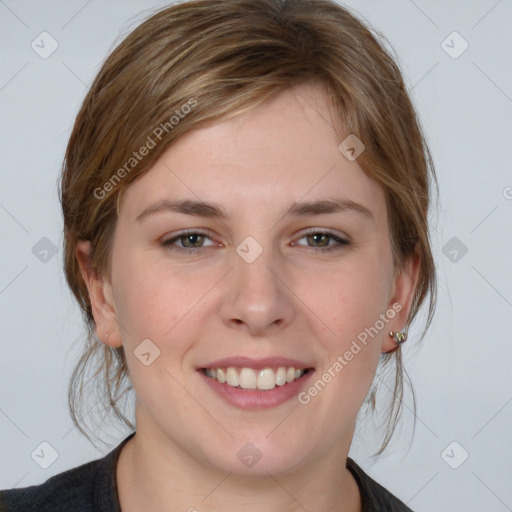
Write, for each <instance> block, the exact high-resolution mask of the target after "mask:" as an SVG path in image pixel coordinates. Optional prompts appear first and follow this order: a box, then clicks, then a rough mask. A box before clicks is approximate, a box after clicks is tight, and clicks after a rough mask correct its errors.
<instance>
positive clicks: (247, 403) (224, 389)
mask: <svg viewBox="0 0 512 512" xmlns="http://www.w3.org/2000/svg"><path fill="white" fill-rule="evenodd" d="M313 373H314V370H311V369H310V370H309V371H308V373H306V374H305V375H303V376H302V377H301V378H300V379H297V380H294V381H293V382H288V383H286V384H284V385H283V386H276V387H275V388H274V389H269V390H267V391H259V390H255V389H242V388H240V387H237V388H235V387H233V386H230V385H229V384H221V383H220V382H219V381H218V380H216V379H212V378H211V377H207V376H206V375H205V374H204V373H203V372H202V371H199V374H200V375H201V377H202V378H203V379H204V380H205V383H206V384H207V385H208V386H210V388H211V389H213V391H215V392H216V393H217V394H218V395H220V396H221V397H222V398H224V400H226V401H227V402H228V403H230V404H231V405H234V406H235V407H239V408H240V409H250V410H255V409H269V408H271V407H276V406H278V405H280V404H282V403H284V402H286V401H288V400H290V399H292V398H293V397H295V396H297V395H298V394H299V392H300V390H301V389H302V388H303V387H305V385H306V383H307V382H308V381H309V379H310V377H311V375H313Z"/></svg>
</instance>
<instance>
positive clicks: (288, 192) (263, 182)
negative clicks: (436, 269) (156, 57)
mask: <svg viewBox="0 0 512 512" xmlns="http://www.w3.org/2000/svg"><path fill="white" fill-rule="evenodd" d="M338 122H339V121H338V120H337V119H335V118H334V116H333V108H332V105H331V104H330V103H329V101H328V98H327V96H326V95H325V93H324V92H323V90H322V89H321V88H320V86H318V85H314V84H303V85H300V86H296V87H293V88H290V89H287V90H285V91H282V92H280V93H278V94H276V95H275V96H273V97H272V98H271V99H269V100H267V101H265V102H264V103H261V104H260V105H258V106H256V107H254V108H252V109H250V110H248V111H246V112H244V113H242V114H239V115H237V116H235V117H232V118H231V119H228V120H225V121H222V122H218V123H215V124H212V125H210V126H205V127H202V128H199V129H195V130H192V131H190V132H188V133H186V134H185V135H184V136H182V137H181V138H180V139H178V140H177V141H176V142H175V143H174V144H173V145H172V146H170V147H169V148H168V149H167V150H166V151H165V152H164V153H163V154H162V156H161V157H160V158H159V160H158V161H157V162H156V164H155V165H154V166H153V168H152V169H150V170H149V171H148V172H147V173H146V175H144V176H143V177H142V178H141V179H139V180H137V181H136V182H135V183H133V184H132V185H130V187H128V189H127V190H126V192H125V196H126V198H125V199H127V200H126V201H125V200H123V204H124V205H126V207H125V210H128V213H129V214H130V217H133V216H136V214H137V211H139V212H140V210H141V209H143V208H145V207H147V205H148V203H149V202H154V201H159V200H162V199H168V198H172V199H174V198H183V197H186V198H190V199H196V200H197V199H201V200H204V201H214V202H221V203H223V204H225V205H226V209H228V210H229V209H230V207H233V208H244V209H248V208H253V209H257V208H261V205H266V207H268V208H272V207H274V206H275V207H276V208H277V207H278V205H284V204H285V203H292V202H298V201H299V200H301V199H302V198H304V200H315V199H322V198H324V197H325V196H326V194H329V195H336V196H340V197H345V198H348V199H351V200H357V201H359V202H366V203H367V204H368V206H369V207H370V208H371V209H372V210H376V211H375V213H376V214H378V213H379V212H378V210H379V208H384V209H385V200H384V193H383V190H382V188H381V187H380V186H379V185H378V184H377V183H376V182H374V181H373V180H372V179H370V178H369V177H368V176H367V175H366V174H365V173H364V172H363V171H362V169H361V168H360V166H359V165H358V163H357V160H356V161H349V160H348V159H347V158H346V157H345V156H344V155H343V154H342V153H341V152H340V150H339V149H338V146H339V144H340V142H341V141H340V140H338V135H337V134H338V133H339V129H337V128H338V127H337V123H338ZM128 199H129V200H128ZM122 210H123V207H121V211H122ZM380 213H382V212H380Z"/></svg>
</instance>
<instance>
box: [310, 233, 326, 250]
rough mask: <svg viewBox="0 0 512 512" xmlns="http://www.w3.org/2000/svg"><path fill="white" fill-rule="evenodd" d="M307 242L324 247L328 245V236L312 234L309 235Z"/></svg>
mask: <svg viewBox="0 0 512 512" xmlns="http://www.w3.org/2000/svg"><path fill="white" fill-rule="evenodd" d="M309 241H310V242H311V241H312V242H314V243H317V245H319V246H321V247H324V246H326V245H327V243H328V236H327V235H326V234H324V233H314V234H312V235H309Z"/></svg>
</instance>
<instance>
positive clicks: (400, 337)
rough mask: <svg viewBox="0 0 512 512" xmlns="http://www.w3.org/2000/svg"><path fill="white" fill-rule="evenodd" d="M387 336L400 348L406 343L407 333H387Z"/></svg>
mask: <svg viewBox="0 0 512 512" xmlns="http://www.w3.org/2000/svg"><path fill="white" fill-rule="evenodd" d="M389 335H390V336H391V337H392V338H393V339H394V340H395V343H396V344H397V345H398V346H400V345H401V344H402V343H405V342H406V341H407V333H406V332H405V331H399V332H394V331H389Z"/></svg>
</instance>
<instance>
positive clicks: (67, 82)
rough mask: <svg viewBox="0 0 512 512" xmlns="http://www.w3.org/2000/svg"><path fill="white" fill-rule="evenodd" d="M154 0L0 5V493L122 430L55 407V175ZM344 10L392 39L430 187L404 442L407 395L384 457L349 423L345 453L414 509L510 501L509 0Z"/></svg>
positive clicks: (62, 366) (82, 456)
mask: <svg viewBox="0 0 512 512" xmlns="http://www.w3.org/2000/svg"><path fill="white" fill-rule="evenodd" d="M165 4H166V2H152V1H149V0H130V1H126V0H125V1H121V0H110V1H108V2H107V1H103V2H100V1H99V0H90V1H88V2H87V1H84V0H72V1H66V2H64V1H61V2H59V1H57V0H46V1H44V2H29V1H26V0H0V45H1V49H0V63H1V66H0V112H1V115H0V134H1V158H0V169H1V171H0V237H1V243H2V245H1V265H0V321H1V332H2V334H1V341H0V343H1V345H0V346H1V350H0V375H1V381H0V383H1V387H0V488H11V487H24V486H27V485H32V484H38V483H41V482H43V481H45V480H46V479H47V478H49V477H50V476H52V475H54V474H57V473H59V472H61V471H64V470H66V469H69V468H71V467H74V466H77V465H79V464H82V463H84V462H87V461H89V460H92V459H95V458H98V457H100V456H102V455H103V454H105V453H107V452H108V451H110V449H112V448H113V447H114V446H115V445H116V444H117V443H118V442H119V441H120V440H121V439H122V438H124V436H125V435H126V432H119V431H114V430H112V432H111V434H112V438H111V442H110V444H109V445H107V446H105V448H104V449H102V450H100V451H98V450H97V449H95V448H94V447H92V446H91V444H90V443H89V442H88V441H87V440H86V439H85V438H84V437H83V436H82V435H80V434H79V432H78V431H77V429H76V428H73V426H72V423H71V420H70V418H69V415H68V412H67V408H66V393H67V383H68V380H69V376H70V372H71V370H72V368H73V366H74V363H75V359H76V357H77V355H78V353H79V348H80V345H79V343H80V339H81V338H80V337H81V335H82V332H83V327H82V325H81V320H80V316H79V314H78V310H77V307H76V306H75V304H74V303H73V301H72V299H71V296H70V293H69V292H68V290H67V287H66V284H65V282H64V277H63V273H62V270H61V268H62V259H61V256H62V252H61V249H60V247H61V242H62V237H61V214H60V209H59V203H58V197H57V188H56V180H57V176H58V172H59V169H60V165H61V163H62V158H63V155H64V149H65V145H66V142H67V138H68V136H69V134H70V131H71V127H72V123H73V120H74V116H75V115H76V113H77V110H78V107H79V104H80V102H81V100H82V98H83V96H84V95H85V93H86V90H87V86H88V84H90V83H91V81H92V79H93V77H94V76H95V74H96V73H97V71H98V69H99V66H100V64H101V62H102V61H103V59H104V58H105V57H106V55H107V54H108V52H109V51H110V50H111V49H112V48H113V44H114V42H119V41H120V39H121V37H122V36H123V35H126V34H127V33H128V32H129V30H130V29H131V28H133V27H134V26H135V25H136V24H138V22H140V21H141V20H142V19H143V18H144V17H145V16H146V15H147V14H148V13H149V10H150V9H152V8H154V7H159V6H163V5H165ZM346 5H349V6H352V7H353V8H355V9H356V10H357V11H358V12H360V13H361V14H362V15H363V16H365V17H366V19H367V20H368V21H369V22H370V23H371V24H372V25H374V26H375V27H376V28H377V29H378V30H379V31H381V32H383V33H384V34H385V35H386V36H387V38H388V39H389V41H390V42H391V44H392V46H393V47H394V48H395V50H396V51H397V53H398V55H399V57H400V63H401V66H402V68H403V70H404V73H405V75H406V77H407V81H408V83H409V85H410V88H411V89H412V94H413V99H414V101H415V104H416V105H417V108H418V110H419V113H420V117H421V120H422V123H423V126H424V128H425V131H426V134H427V137H428V140H429V142H430V144H431V149H432V152H433V155H434V159H435V164H436V167H437V172H438V176H439V185H440V192H441V197H440V203H439V207H438V215H435V216H433V218H432V227H433V243H434V251H435V255H436V260H437V264H438V270H439V279H440V288H439V301H438V310H437V315H436V318H435V321H434V323H433V325H432V328H431V330H430V331H429V332H428V334H427V336H426V338H425V340H424V342H423V344H421V346H420V345H419V344H418V343H416V342H417V339H415V336H414V334H415V333H414V328H413V333H412V334H413V337H412V339H411V341H410V342H408V343H407V344H406V346H405V347H404V351H405V358H406V367H407V369H408V371H409V373H410V375H411V378H412V381H413V383H414V388H415V391H416V395H417V400H418V420H417V427H416V432H415V436H414V438H413V439H412V440H411V430H412V414H411V400H410V396H408V397H407V399H406V404H405V411H404V421H403V424H402V427H401V429H400V431H399V433H398V435H397V437H396V439H395V441H394V443H393V444H392V446H391V449H390V451H389V453H388V454H387V455H386V456H384V457H381V458H379V459H377V460H376V461H375V460H373V459H370V458H368V456H369V455H370V454H371V450H372V449H373V448H375V444H372V443H371V442H368V441H364V442H363V439H365V440H368V439H369V438H371V436H370V437H368V436H369V435H367V434H361V433H360V434H358V436H356V440H355V444H354V447H353V452H352V455H353V457H354V458H355V459H356V460H357V461H358V462H359V463H360V464H361V465H362V466H363V467H364V468H365V469H366V470H367V471H368V472H369V473H370V474H371V475H372V476H374V478H376V479H377V480H378V481H380V482H381V483H382V484H383V485H385V486H386V487H387V488H389V489H390V490H391V491H392V492H394V493H396V494H397V495H399V496H400V497H401V498H402V499H403V500H404V501H406V502H407V503H408V504H409V506H410V507H411V508H413V509H414V510H415V511H417V512H432V511H437V512H443V511H462V510H464V511H466V512H472V511H474V512H477V511H478V512H481V511H483V510H485V511H493V512H502V511H506V510H512V486H511V485H510V482H511V480H512V443H511V441H510V435H511V431H512V429H511V425H512V403H511V402H512V372H511V371H510V361H511V360H512V343H511V341H512V172H511V171H512V168H511V161H512V144H511V143H512V126H511V117H512V71H511V61H510V55H511V51H512V30H511V27H512V2H511V1H510V0H501V1H496V0H481V1H475V0H473V1H468V0H449V1H447V0H444V1H438V0H415V1H412V0H392V1H386V2H384V1H377V0H364V1H355V0H353V1H351V2H347V3H346ZM43 31H46V32H48V33H49V34H51V36H52V38H54V39H55V40H56V41H57V43H58V48H57V50H56V51H55V52H54V53H53V54H52V55H51V56H49V57H48V58H47V59H43V58H41V57H40V56H39V54H38V53H36V51H34V50H33V49H32V47H31V43H32V42H33V41H34V40H35V44H36V43H38V42H39V43H38V44H39V46H40V48H39V51H43V48H41V46H42V44H41V42H40V41H41V37H47V36H40V34H41V32H43ZM454 31H456V32H458V34H459V35H460V37H459V35H450V34H452V32H454ZM448 36H450V37H448ZM461 38H463V39H461ZM443 41H445V42H444V43H443ZM464 41H466V42H467V43H468V44H469V47H468V48H467V50H466V51H465V52H464V53H462V54H461V55H458V54H459V53H460V51H461V50H462V49H463V48H464ZM50 44H51V41H50V39H45V45H44V47H45V49H46V51H47V50H48V49H49V48H51V46H50ZM447 52H449V53H451V54H452V56H450V55H449V54H448V53H447ZM454 56H456V57H457V58H453V57H454ZM453 237H456V238H457V240H455V241H453V240H452V238H453ZM41 239H44V240H43V241H41ZM450 240H452V241H451V242H450ZM447 244H449V245H447ZM461 244H464V246H465V247H466V248H467V253H466V254H463V250H461V249H463V246H462V245H461ZM54 246H55V247H56V248H58V252H57V253H56V254H55V255H53V253H52V249H53V247H54ZM443 248H444V250H443ZM45 251H46V252H45ZM443 251H444V252H443ZM454 251H455V252H454ZM454 259H457V261H453V260H454ZM418 330H419V326H418V327H417V328H416V334H417V331H418ZM42 442H47V443H49V444H50V445H51V446H52V447H53V448H54V449H55V450H56V451H57V452H58V457H57V459H56V460H55V461H54V462H53V464H52V465H51V466H49V467H48V468H47V469H43V468H41V467H40V466H39V465H38V464H37V463H36V462H35V461H34V460H33V458H32V457H31V454H32V453H33V452H34V450H36V448H37V450H39V451H37V450H36V452H35V453H41V451H40V450H41V447H40V444H41V443H42ZM452 442H456V443H457V444H456V445H451V443H452ZM450 445H451V446H450ZM45 446H46V445H43V451H44V450H46V451H45V453H46V454H48V453H50V454H51V450H50V449H49V448H48V447H45ZM447 447H448V449H447V450H445V449H446V448H447ZM466 452H467V454H468V458H467V460H465V461H464V462H463V463H462V464H461V462H462V460H463V459H464V456H465V453H466ZM443 454H444V455H443ZM34 458H37V457H35V456H34ZM39 462H41V461H39ZM450 464H451V466H458V465H459V464H460V466H459V467H458V468H457V469H453V468H452V467H451V466H450Z"/></svg>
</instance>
